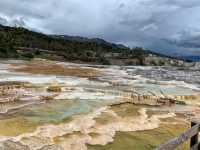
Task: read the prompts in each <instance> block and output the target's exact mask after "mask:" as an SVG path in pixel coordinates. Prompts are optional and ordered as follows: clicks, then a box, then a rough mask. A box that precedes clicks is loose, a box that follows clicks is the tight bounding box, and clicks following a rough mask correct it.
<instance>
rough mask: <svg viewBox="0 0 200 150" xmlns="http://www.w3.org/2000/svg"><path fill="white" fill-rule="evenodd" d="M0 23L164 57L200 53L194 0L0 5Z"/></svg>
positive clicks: (199, 6)
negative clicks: (139, 48)
mask: <svg viewBox="0 0 200 150" xmlns="http://www.w3.org/2000/svg"><path fill="white" fill-rule="evenodd" d="M0 23H2V24H8V25H15V24H17V25H21V26H25V27H27V28H30V29H34V30H37V31H42V32H44V33H49V34H69V35H80V36H87V37H100V38H104V39H106V40H109V41H112V42H117V43H124V44H126V45H129V46H143V47H145V48H148V49H154V50H157V51H161V52H167V53H169V52H171V53H183V52H184V53H185V54H199V51H200V47H199V43H198V41H199V39H200V38H199V35H198V33H199V30H200V1H199V0H188V1H187V0H159V1H158V0H134V1H133V0H84V1H83V0H59V1H56V0H34V1H33V0H1V1H0ZM186 31H187V33H186Z"/></svg>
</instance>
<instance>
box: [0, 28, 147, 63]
mask: <svg viewBox="0 0 200 150" xmlns="http://www.w3.org/2000/svg"><path fill="white" fill-rule="evenodd" d="M19 47H24V48H32V49H44V50H49V51H56V52H57V54H59V53H60V54H61V55H63V57H64V58H65V59H66V60H70V59H72V60H75V59H79V60H83V61H96V60H98V61H103V60H104V59H105V57H106V56H105V54H108V53H111V54H112V53H118V55H117V57H119V58H139V59H141V60H142V59H143V57H145V55H146V54H147V52H146V51H144V50H143V49H142V48H134V49H130V48H128V47H123V48H122V47H117V46H116V45H113V44H108V43H101V42H95V41H84V42H83V41H74V40H67V39H64V38H58V37H55V38H54V37H52V36H48V35H45V34H42V33H37V32H33V31H29V30H27V29H25V28H21V27H7V26H0V57H21V55H23V56H24V57H30V58H32V57H37V56H38V55H40V54H41V53H40V51H37V52H36V53H31V52H30V53H31V54H30V53H29V54H27V53H26V54H19V53H18V52H17V49H18V48H19ZM43 55H45V54H44V53H43ZM104 61H105V60H104Z"/></svg>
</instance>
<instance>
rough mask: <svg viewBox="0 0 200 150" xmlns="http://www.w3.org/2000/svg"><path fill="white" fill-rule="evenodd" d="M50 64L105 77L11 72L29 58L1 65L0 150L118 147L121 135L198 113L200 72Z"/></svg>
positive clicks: (4, 62) (63, 149) (60, 149)
mask: <svg viewBox="0 0 200 150" xmlns="http://www.w3.org/2000/svg"><path fill="white" fill-rule="evenodd" d="M43 61H44V62H45V63H47V64H48V63H49V62H48V61H45V60H43ZM52 64H56V65H60V66H64V67H66V68H65V69H66V70H67V69H70V68H77V69H80V68H81V69H83V70H84V69H87V70H88V71H89V70H90V69H95V70H96V71H98V72H101V73H102V74H99V75H96V76H94V77H89V76H88V77H87V76H84V77H80V76H78V75H56V74H55V75H54V74H52V73H50V74H42V73H40V74H39V73H38V74H37V73H35V72H34V73H31V72H26V71H24V72H23V71H16V70H14V69H16V68H22V67H25V66H26V65H27V62H25V61H15V60H11V61H1V62H0V141H1V142H0V149H1V148H5V149H6V148H7V147H9V146H10V145H12V144H14V145H15V146H18V147H20V146H21V149H22V147H23V149H24V150H26V149H27V150H43V149H44V150H46V149H45V147H48V146H50V147H51V148H52V146H53V147H54V148H52V149H53V150H72V149H73V150H87V149H88V145H102V146H106V145H107V144H109V143H113V142H114V140H115V136H116V134H117V132H135V131H149V130H153V129H157V128H159V127H160V126H161V125H165V124H171V125H172V124H178V123H180V122H183V123H187V122H188V120H189V119H191V117H195V116H197V115H198V114H199V112H200V109H199V106H200V84H199V83H200V81H199V79H200V72H199V71H197V70H189V71H187V72H186V71H184V69H182V70H178V69H177V68H167V67H165V68H162V67H136V66H129V67H120V66H95V65H87V64H81V65H80V64H73V63H64V62H50V63H49V65H52ZM38 65H40V64H39V63H38ZM164 100H169V103H167V102H166V103H163V101H164ZM172 100H173V102H174V103H173V104H171V103H172ZM158 102H160V103H159V105H157V103H158ZM127 103H128V104H127ZM124 104H125V106H124V107H123V108H121V105H122V106H123V105H124ZM133 104H134V105H133ZM136 104H137V105H136ZM138 104H142V105H138ZM144 104H145V105H144ZM183 104H184V105H183ZM126 105H127V106H126ZM147 105H148V106H147ZM129 107H130V110H129V111H127V108H129ZM116 109H117V110H118V109H119V110H120V109H124V111H123V110H121V111H120V112H121V113H122V114H123V113H125V114H123V115H122V114H119V113H118V112H117V110H116ZM133 112H134V113H133ZM129 113H131V114H132V113H133V114H132V115H130V114H129ZM172 119H173V121H170V120H172ZM180 120H181V121H180ZM13 142H14V143H13ZM9 144H10V145H9ZM49 149H50V148H49ZM17 150H18V149H17Z"/></svg>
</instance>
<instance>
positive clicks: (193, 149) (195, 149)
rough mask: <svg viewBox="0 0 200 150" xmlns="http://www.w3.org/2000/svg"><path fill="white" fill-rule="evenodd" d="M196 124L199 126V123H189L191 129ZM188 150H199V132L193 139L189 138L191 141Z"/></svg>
mask: <svg viewBox="0 0 200 150" xmlns="http://www.w3.org/2000/svg"><path fill="white" fill-rule="evenodd" d="M197 124H199V122H196V121H192V122H191V127H194V126H195V125H197ZM190 150H200V145H199V132H197V134H195V135H194V136H193V137H191V140H190Z"/></svg>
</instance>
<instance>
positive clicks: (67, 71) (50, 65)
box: [10, 60, 103, 77]
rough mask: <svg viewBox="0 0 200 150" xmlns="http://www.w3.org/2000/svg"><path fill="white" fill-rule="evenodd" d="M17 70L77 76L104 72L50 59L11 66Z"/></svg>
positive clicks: (90, 75)
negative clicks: (50, 60) (63, 63)
mask: <svg viewBox="0 0 200 150" xmlns="http://www.w3.org/2000/svg"><path fill="white" fill-rule="evenodd" d="M10 69H11V70H14V71H17V72H26V73H32V74H44V75H60V76H77V77H97V76H100V75H102V74H103V73H102V72H101V71H100V70H98V69H93V68H81V67H78V66H65V65H60V64H56V63H54V62H49V61H39V60H37V61H31V62H27V63H25V64H23V65H22V64H15V65H12V67H11V68H10Z"/></svg>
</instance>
